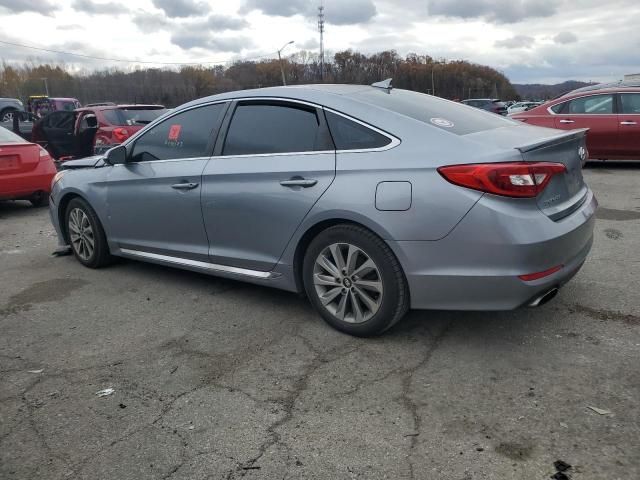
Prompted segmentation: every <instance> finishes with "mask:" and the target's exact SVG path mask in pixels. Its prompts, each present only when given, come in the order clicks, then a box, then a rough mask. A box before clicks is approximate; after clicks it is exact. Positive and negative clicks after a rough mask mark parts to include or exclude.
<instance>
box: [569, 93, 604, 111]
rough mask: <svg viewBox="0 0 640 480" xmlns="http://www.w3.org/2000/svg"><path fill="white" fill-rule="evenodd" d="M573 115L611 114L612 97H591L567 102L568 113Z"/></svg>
mask: <svg viewBox="0 0 640 480" xmlns="http://www.w3.org/2000/svg"><path fill="white" fill-rule="evenodd" d="M565 113H568V114H573V115H580V114H584V115H607V114H612V113H613V95H591V96H589V97H582V98H576V99H573V100H571V101H570V102H569V108H568V111H566V112H565Z"/></svg>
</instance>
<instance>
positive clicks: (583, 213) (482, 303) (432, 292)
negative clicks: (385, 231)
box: [389, 191, 598, 310]
mask: <svg viewBox="0 0 640 480" xmlns="http://www.w3.org/2000/svg"><path fill="white" fill-rule="evenodd" d="M597 205H598V204H597V201H596V199H595V197H594V196H593V193H592V192H591V191H589V192H588V195H587V198H586V199H585V201H584V203H583V204H582V205H581V206H580V208H579V209H577V210H576V211H575V212H573V213H572V214H571V215H570V216H568V217H566V218H563V219H562V220H560V221H557V222H554V221H552V220H551V219H549V218H548V217H546V216H545V215H544V214H542V212H540V210H539V209H538V208H537V207H536V206H535V205H534V204H533V203H532V202H520V203H514V202H512V201H508V200H504V199H501V198H498V197H492V196H488V195H485V196H484V197H483V198H482V199H481V200H480V201H479V202H478V203H477V204H476V205H475V206H474V207H473V208H472V209H471V211H470V212H469V213H468V214H467V215H466V217H465V218H464V219H463V220H462V221H461V222H460V223H459V224H458V226H457V227H456V228H455V229H454V230H453V231H452V232H451V233H450V234H449V235H448V236H446V237H445V238H443V239H442V240H438V241H434V242H428V241H392V242H389V245H390V246H391V248H392V249H393V250H394V252H395V253H396V255H397V257H398V259H399V260H400V263H401V264H402V266H403V268H404V272H405V275H406V277H407V281H408V283H409V289H410V294H411V306H412V308H418V309H443V310H510V309H514V308H517V307H520V306H523V305H529V304H531V303H532V302H535V300H536V299H537V298H539V297H540V296H541V295H543V294H545V293H547V292H549V291H550V290H552V289H554V288H557V287H560V286H562V285H563V284H564V283H566V282H567V281H569V280H570V279H571V278H572V277H573V276H574V275H575V274H576V273H577V272H578V270H579V269H580V267H581V266H582V264H583V263H584V261H585V259H586V257H587V254H588V253H589V250H590V249H591V245H592V243H593V228H594V223H595V216H594V213H595V210H596V208H597ZM559 265H562V268H561V269H560V270H558V271H557V272H555V273H552V274H551V275H548V276H545V277H543V278H540V279H538V280H534V281H523V280H521V279H520V278H518V276H519V275H525V274H531V273H536V272H542V271H545V270H548V269H551V268H553V267H556V266H559Z"/></svg>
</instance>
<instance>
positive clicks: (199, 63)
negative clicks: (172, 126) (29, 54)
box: [0, 40, 275, 65]
mask: <svg viewBox="0 0 640 480" xmlns="http://www.w3.org/2000/svg"><path fill="white" fill-rule="evenodd" d="M0 43H3V44H5V45H13V46H14V47H22V48H29V49H31V50H40V51H43V52H49V53H59V54H62V55H71V56H74V57H82V58H90V59H93V60H106V61H109V62H124V63H143V64H150V65H208V64H225V63H233V62H237V61H247V60H258V59H260V58H265V57H269V56H271V55H272V53H268V54H265V55H260V56H257V57H251V58H242V59H236V60H214V61H210V62H152V61H149V60H127V59H123V58H108V57H97V56H94V55H84V54H82V53H74V52H65V51H63V50H53V49H50V48H41V47H33V46H31V45H24V44H21V43H14V42H7V41H5V40H0ZM273 53H275V52H273Z"/></svg>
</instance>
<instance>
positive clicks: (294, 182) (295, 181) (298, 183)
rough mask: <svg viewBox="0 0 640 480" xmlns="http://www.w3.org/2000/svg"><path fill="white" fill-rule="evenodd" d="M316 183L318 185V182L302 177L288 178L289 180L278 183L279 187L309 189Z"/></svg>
mask: <svg viewBox="0 0 640 480" xmlns="http://www.w3.org/2000/svg"><path fill="white" fill-rule="evenodd" d="M316 183H318V180H313V179H306V178H302V177H294V178H290V179H289V180H282V181H281V182H280V185H282V186H283V187H302V188H309V187H313V186H314V185H315V184H316Z"/></svg>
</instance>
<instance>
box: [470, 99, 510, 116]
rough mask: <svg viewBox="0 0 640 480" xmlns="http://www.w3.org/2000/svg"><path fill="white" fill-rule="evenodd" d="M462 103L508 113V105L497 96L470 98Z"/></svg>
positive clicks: (499, 113)
mask: <svg viewBox="0 0 640 480" xmlns="http://www.w3.org/2000/svg"><path fill="white" fill-rule="evenodd" d="M462 103H464V104H465V105H469V106H470V107H476V108H481V109H482V110H487V111H488V112H493V113H497V114H498V115H506V114H507V106H506V105H505V104H504V103H502V102H501V101H500V100H498V99H497V98H470V99H468V100H463V101H462Z"/></svg>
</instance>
